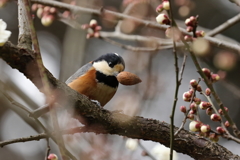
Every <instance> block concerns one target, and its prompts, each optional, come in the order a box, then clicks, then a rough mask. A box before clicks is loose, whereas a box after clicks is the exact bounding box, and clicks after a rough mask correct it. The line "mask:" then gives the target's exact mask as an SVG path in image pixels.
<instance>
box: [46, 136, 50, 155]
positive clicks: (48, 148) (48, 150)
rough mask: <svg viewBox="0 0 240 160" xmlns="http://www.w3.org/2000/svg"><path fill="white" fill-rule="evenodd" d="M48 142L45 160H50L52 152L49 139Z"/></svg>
mask: <svg viewBox="0 0 240 160" xmlns="http://www.w3.org/2000/svg"><path fill="white" fill-rule="evenodd" d="M46 140H47V150H46V156H45V160H48V155H49V153H50V150H51V148H50V144H49V137H47V138H46Z"/></svg>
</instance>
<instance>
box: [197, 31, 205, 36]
mask: <svg viewBox="0 0 240 160" xmlns="http://www.w3.org/2000/svg"><path fill="white" fill-rule="evenodd" d="M196 36H197V37H204V36H205V32H204V31H196Z"/></svg>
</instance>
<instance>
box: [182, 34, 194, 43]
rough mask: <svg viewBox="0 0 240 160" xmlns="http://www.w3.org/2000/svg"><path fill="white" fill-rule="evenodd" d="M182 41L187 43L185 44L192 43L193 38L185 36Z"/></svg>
mask: <svg viewBox="0 0 240 160" xmlns="http://www.w3.org/2000/svg"><path fill="white" fill-rule="evenodd" d="M184 40H185V41H187V42H191V41H193V38H192V36H190V35H185V36H184Z"/></svg>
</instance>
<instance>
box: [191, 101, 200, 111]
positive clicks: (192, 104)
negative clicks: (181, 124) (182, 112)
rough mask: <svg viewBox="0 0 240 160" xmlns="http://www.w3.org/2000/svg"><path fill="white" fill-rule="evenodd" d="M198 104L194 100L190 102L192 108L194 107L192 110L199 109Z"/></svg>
mask: <svg viewBox="0 0 240 160" xmlns="http://www.w3.org/2000/svg"><path fill="white" fill-rule="evenodd" d="M197 107H198V106H197V104H196V103H195V102H192V103H191V104H190V108H191V109H192V110H194V111H196V110H197Z"/></svg>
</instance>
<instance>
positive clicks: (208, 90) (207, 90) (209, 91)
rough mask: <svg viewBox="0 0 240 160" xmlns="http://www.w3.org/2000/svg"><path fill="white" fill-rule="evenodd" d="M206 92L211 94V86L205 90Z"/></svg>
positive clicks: (208, 94)
mask: <svg viewBox="0 0 240 160" xmlns="http://www.w3.org/2000/svg"><path fill="white" fill-rule="evenodd" d="M205 94H206V95H207V96H210V94H211V90H210V89H209V88H206V90H205Z"/></svg>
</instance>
